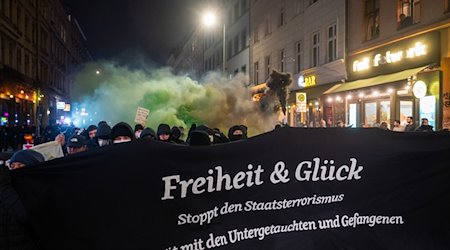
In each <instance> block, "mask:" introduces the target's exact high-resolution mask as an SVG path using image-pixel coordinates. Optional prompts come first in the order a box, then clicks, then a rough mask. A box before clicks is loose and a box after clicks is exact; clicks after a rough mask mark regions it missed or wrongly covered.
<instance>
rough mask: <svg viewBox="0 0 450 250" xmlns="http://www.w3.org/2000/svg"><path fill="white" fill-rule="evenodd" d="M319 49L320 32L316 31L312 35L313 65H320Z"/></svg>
mask: <svg viewBox="0 0 450 250" xmlns="http://www.w3.org/2000/svg"><path fill="white" fill-rule="evenodd" d="M319 49H320V38H319V33H314V34H313V36H312V58H311V66H312V67H317V66H319Z"/></svg>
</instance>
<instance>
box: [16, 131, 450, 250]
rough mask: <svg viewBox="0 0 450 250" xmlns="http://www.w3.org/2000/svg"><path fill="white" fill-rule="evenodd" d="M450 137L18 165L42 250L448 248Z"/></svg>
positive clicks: (374, 135)
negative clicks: (35, 165) (28, 166)
mask: <svg viewBox="0 0 450 250" xmlns="http://www.w3.org/2000/svg"><path fill="white" fill-rule="evenodd" d="M449 153H450V133H395V132H390V131H384V130H379V129H299V128H283V129H279V130H276V131H274V132H270V133H267V134H263V135H260V136H256V137H253V138H251V139H248V140H246V141H241V142H236V143H228V144H221V145H214V146H204V147H190V146H178V145H172V144H167V143H161V142H155V141H150V140H140V141H139V140H138V141H134V142H132V143H129V144H122V145H117V146H116V145H114V146H110V147H107V148H101V149H99V150H97V151H91V152H86V153H82V154H79V155H74V156H70V157H66V158H63V159H58V160H54V161H50V162H46V163H44V164H43V165H41V166H38V167H33V168H24V169H19V170H17V171H14V180H15V186H16V188H17V190H18V192H19V194H20V196H21V198H22V200H23V202H24V204H25V206H26V208H27V211H28V212H29V215H30V217H31V220H32V225H33V227H34V230H35V231H36V232H37V233H38V236H39V238H40V239H41V241H42V244H43V245H44V247H45V248H46V249H165V250H184V249H189V250H201V249H216V248H217V249H450V163H449V161H448V159H447V157H448V156H449Z"/></svg>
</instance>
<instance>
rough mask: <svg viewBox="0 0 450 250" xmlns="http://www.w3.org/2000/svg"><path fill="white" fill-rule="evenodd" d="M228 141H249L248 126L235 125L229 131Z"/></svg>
mask: <svg viewBox="0 0 450 250" xmlns="http://www.w3.org/2000/svg"><path fill="white" fill-rule="evenodd" d="M228 139H230V141H239V140H245V139H247V126H245V125H234V126H232V127H231V128H230V129H229V130H228Z"/></svg>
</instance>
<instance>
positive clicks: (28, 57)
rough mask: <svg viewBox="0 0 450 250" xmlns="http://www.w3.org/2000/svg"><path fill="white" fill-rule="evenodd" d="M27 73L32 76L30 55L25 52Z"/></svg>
mask: <svg viewBox="0 0 450 250" xmlns="http://www.w3.org/2000/svg"><path fill="white" fill-rule="evenodd" d="M24 72H25V75H27V76H31V75H30V56H29V55H28V53H26V54H25V70H24Z"/></svg>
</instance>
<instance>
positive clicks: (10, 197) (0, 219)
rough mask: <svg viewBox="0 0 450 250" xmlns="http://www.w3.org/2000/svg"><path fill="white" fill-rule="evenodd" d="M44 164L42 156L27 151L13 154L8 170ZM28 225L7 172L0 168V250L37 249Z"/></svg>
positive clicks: (20, 202) (26, 217) (32, 151)
mask: <svg viewBox="0 0 450 250" xmlns="http://www.w3.org/2000/svg"><path fill="white" fill-rule="evenodd" d="M41 162H44V156H43V155H41V154H40V153H38V152H36V151H34V150H31V149H27V150H20V151H17V152H16V153H14V154H13V156H12V157H11V159H10V164H9V169H11V170H14V169H19V168H23V167H27V166H30V165H35V164H38V163H41ZM32 235H33V234H32V232H31V230H30V229H29V225H28V215H27V213H26V211H25V208H24V206H23V204H22V201H21V200H20V197H19V195H18V194H17V192H16V190H15V189H14V188H13V186H12V182H11V176H10V173H9V170H8V169H6V168H5V167H0V249H38V241H37V240H36V239H34V238H33V236H32Z"/></svg>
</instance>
